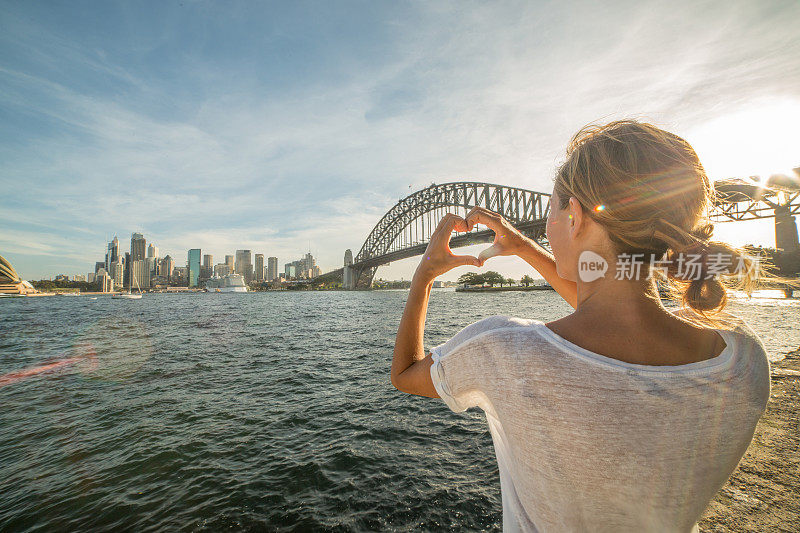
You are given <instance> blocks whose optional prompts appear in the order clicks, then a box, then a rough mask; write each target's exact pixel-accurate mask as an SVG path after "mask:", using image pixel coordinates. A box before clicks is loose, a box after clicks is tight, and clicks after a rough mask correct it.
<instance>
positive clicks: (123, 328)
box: [72, 318, 153, 381]
mask: <svg viewBox="0 0 800 533" xmlns="http://www.w3.org/2000/svg"><path fill="white" fill-rule="evenodd" d="M72 354H73V357H75V358H76V359H77V360H78V361H77V369H78V371H79V372H81V374H83V376H84V377H87V378H89V379H100V380H108V381H124V380H126V379H129V378H130V377H131V376H133V375H134V374H135V373H136V372H137V371H138V370H139V369H140V368H141V367H142V366H143V365H144V364H145V363H146V362H147V361H148V360H149V359H150V357H152V355H153V342H152V340H151V338H150V336H149V335H148V334H147V331H146V329H145V326H144V324H142V323H141V322H139V321H137V320H134V319H127V318H113V319H111V318H104V319H101V320H99V321H98V322H96V323H94V324H92V325H91V326H89V327H88V328H86V329H85V330H84V331H83V332H82V333H80V334H78V335H77V336H76V337H75V340H74V343H73V347H72Z"/></svg>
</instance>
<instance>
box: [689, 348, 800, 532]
mask: <svg viewBox="0 0 800 533" xmlns="http://www.w3.org/2000/svg"><path fill="white" fill-rule="evenodd" d="M798 419H800V348H799V349H798V350H796V351H794V352H790V353H789V354H787V356H786V358H785V359H783V360H782V361H779V362H778V363H773V365H772V391H771V395H770V400H769V404H768V405H767V411H766V413H765V414H764V416H763V417H762V418H761V421H760V422H759V424H758V427H757V428H756V433H755V436H754V437H753V442H752V443H751V444H750V448H748V450H747V453H746V454H745V456H744V458H743V459H742V461H741V463H739V468H737V469H736V471H735V472H734V473H733V475H732V476H731V477H730V479H728V482H727V483H726V484H725V486H724V487H723V488H722V490H720V492H719V493H718V494H717V497H716V498H715V499H714V501H713V502H712V503H711V505H710V506H709V507H708V509H706V513H705V515H704V516H703V519H702V520H701V521H700V531H708V532H711V531H713V532H722V531H725V532H728V531H800V425H799V424H798Z"/></svg>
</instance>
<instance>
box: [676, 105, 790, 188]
mask: <svg viewBox="0 0 800 533" xmlns="http://www.w3.org/2000/svg"><path fill="white" fill-rule="evenodd" d="M686 140H687V141H689V143H690V144H691V145H692V146H693V147H694V149H695V151H696V152H697V154H698V156H699V157H700V162H701V163H702V164H703V167H704V168H705V170H706V173H707V174H708V176H709V177H710V178H711V179H712V180H718V179H725V178H733V177H738V178H744V177H748V176H761V178H762V179H766V178H767V177H769V176H770V175H772V174H787V173H789V172H791V169H793V168H796V167H799V166H800V100H789V99H784V100H766V101H757V102H752V103H751V104H749V105H746V106H743V107H740V108H738V109H736V110H735V111H732V112H731V113H727V114H723V115H719V116H717V117H716V118H714V119H712V120H710V121H708V122H706V123H704V124H702V125H700V126H698V127H697V128H696V129H694V130H690V134H689V135H687V136H686Z"/></svg>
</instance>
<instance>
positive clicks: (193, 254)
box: [186, 248, 200, 287]
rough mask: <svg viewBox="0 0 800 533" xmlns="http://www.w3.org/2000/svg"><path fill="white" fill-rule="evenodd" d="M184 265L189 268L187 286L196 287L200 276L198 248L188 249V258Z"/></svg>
mask: <svg viewBox="0 0 800 533" xmlns="http://www.w3.org/2000/svg"><path fill="white" fill-rule="evenodd" d="M186 267H187V268H188V269H189V276H188V281H189V287H197V280H198V278H199V277H200V248H192V249H191V250H189V260H188V262H187V264H186Z"/></svg>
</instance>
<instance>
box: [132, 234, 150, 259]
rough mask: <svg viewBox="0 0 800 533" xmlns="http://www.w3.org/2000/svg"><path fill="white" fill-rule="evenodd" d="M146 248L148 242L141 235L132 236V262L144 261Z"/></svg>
mask: <svg viewBox="0 0 800 533" xmlns="http://www.w3.org/2000/svg"><path fill="white" fill-rule="evenodd" d="M145 248H147V241H146V240H145V238H144V235H142V234H141V233H133V234H131V261H138V260H139V259H144V254H145V251H146V250H145Z"/></svg>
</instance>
